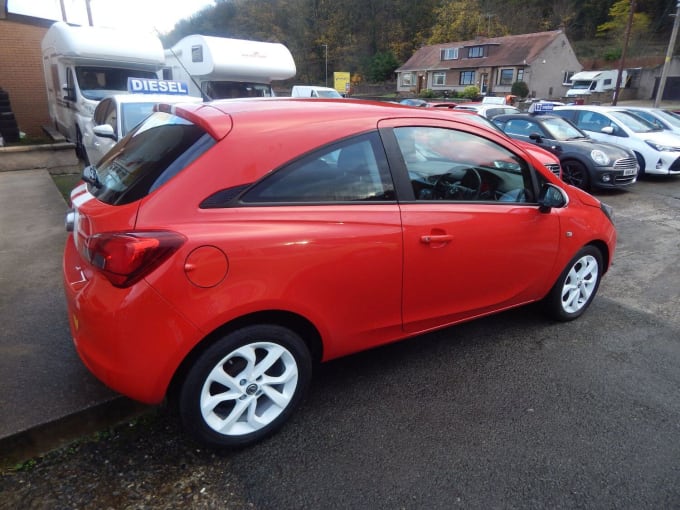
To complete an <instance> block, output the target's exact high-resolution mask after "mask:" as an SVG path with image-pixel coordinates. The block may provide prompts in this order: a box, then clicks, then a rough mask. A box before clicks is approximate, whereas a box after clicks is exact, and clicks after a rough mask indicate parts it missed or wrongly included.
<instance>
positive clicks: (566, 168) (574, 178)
mask: <svg viewBox="0 0 680 510" xmlns="http://www.w3.org/2000/svg"><path fill="white" fill-rule="evenodd" d="M561 164H562V180H563V181H564V182H566V183H567V184H571V185H572V186H576V187H577V188H581V189H582V190H585V191H588V190H590V176H589V174H588V169H587V168H586V166H585V165H584V164H583V163H581V162H580V161H576V160H574V159H567V160H565V161H563V162H561Z"/></svg>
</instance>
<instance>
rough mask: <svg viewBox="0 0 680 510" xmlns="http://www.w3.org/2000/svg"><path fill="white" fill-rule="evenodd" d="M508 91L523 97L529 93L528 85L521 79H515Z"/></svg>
mask: <svg viewBox="0 0 680 510" xmlns="http://www.w3.org/2000/svg"><path fill="white" fill-rule="evenodd" d="M510 93H511V94H512V95H514V96H517V97H521V98H522V99H524V98H525V97H527V96H528V95H529V86H528V85H527V84H526V83H524V82H523V81H516V82H515V83H513V84H512V87H511V88H510Z"/></svg>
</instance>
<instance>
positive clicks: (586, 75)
mask: <svg viewBox="0 0 680 510" xmlns="http://www.w3.org/2000/svg"><path fill="white" fill-rule="evenodd" d="M618 75H619V72H618V70H616V69H614V70H606V71H581V72H580V73H576V74H574V75H573V76H572V77H571V88H570V89H569V90H567V97H577V96H589V95H590V94H592V93H593V92H607V91H608V90H611V91H613V90H614V89H615V88H616V78H617V77H618ZM625 83H626V71H623V74H622V75H621V86H622V87H623V86H625Z"/></svg>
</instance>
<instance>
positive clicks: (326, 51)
mask: <svg viewBox="0 0 680 510" xmlns="http://www.w3.org/2000/svg"><path fill="white" fill-rule="evenodd" d="M321 46H323V49H324V58H325V61H326V87H328V45H327V44H322V45H321Z"/></svg>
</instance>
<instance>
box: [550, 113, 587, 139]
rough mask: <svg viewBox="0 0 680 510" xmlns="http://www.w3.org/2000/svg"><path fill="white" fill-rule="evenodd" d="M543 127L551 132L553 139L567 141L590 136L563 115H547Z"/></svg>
mask: <svg viewBox="0 0 680 510" xmlns="http://www.w3.org/2000/svg"><path fill="white" fill-rule="evenodd" d="M543 129H545V130H546V131H547V132H548V133H549V134H550V137H551V138H552V139H553V140H560V141H565V140H576V139H578V138H588V135H586V134H585V133H584V132H583V131H581V130H580V129H579V128H577V127H576V126H574V125H573V124H572V123H571V122H569V121H568V120H565V119H563V118H562V117H545V118H544V119H543Z"/></svg>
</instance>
